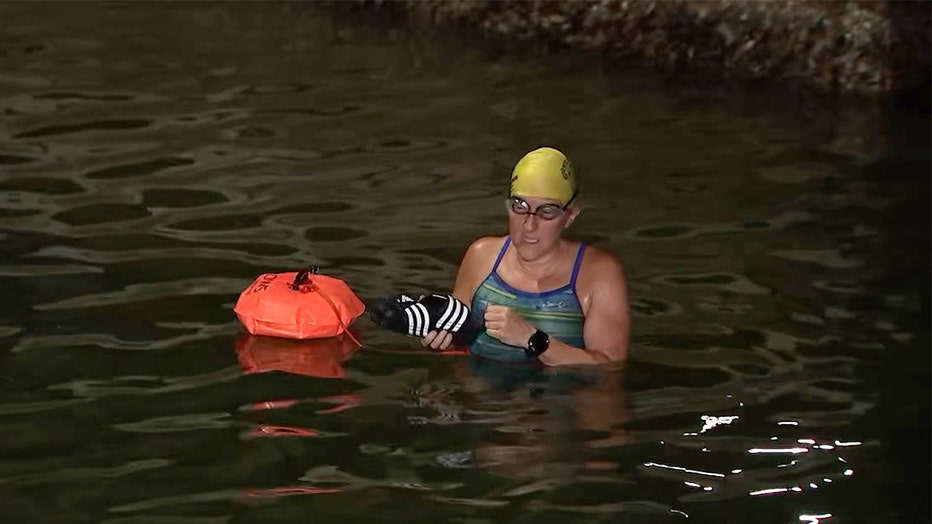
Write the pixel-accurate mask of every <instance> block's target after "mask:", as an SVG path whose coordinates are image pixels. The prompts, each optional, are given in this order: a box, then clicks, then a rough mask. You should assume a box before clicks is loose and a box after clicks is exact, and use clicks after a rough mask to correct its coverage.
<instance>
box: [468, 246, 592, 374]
mask: <svg viewBox="0 0 932 524" xmlns="http://www.w3.org/2000/svg"><path fill="white" fill-rule="evenodd" d="M510 243H511V238H510V237H508V238H506V239H505V242H504V244H503V245H502V249H501V251H499V253H498V258H496V259H495V264H494V265H493V266H492V271H491V272H489V276H487V277H486V278H485V280H483V281H482V283H481V284H479V287H478V288H477V289H476V292H475V293H473V296H472V311H473V315H475V317H476V318H479V319H481V318H483V316H485V309H486V306H487V305H488V304H496V305H500V306H507V307H510V308H512V309H514V310H515V312H517V313H518V314H520V315H521V316H522V317H523V318H524V319H525V320H527V321H528V322H530V323H531V324H533V325H534V326H535V327H537V329H540V330H541V331H543V332H545V333H547V334H548V335H550V337H552V338H556V339H559V340H561V341H563V342H565V343H567V344H569V345H570V346H573V347H577V348H583V347H585V341H584V340H583V321H584V319H585V317H584V315H583V310H582V306H581V305H580V303H579V299H578V298H577V297H576V275H577V274H578V273H579V264H580V262H581V261H582V257H583V252H584V251H585V247H586V246H585V244H580V245H579V251H578V252H577V253H576V261H575V262H574V264H573V275H572V277H570V282H569V284H566V285H565V286H563V287H560V288H557V289H553V290H550V291H544V292H542V293H532V292H528V291H521V290H519V289H515V288H513V287H512V286H510V285H508V283H506V282H505V281H504V280H503V279H502V278H501V277H500V276H499V275H498V264H499V263H500V262H501V261H502V257H503V256H504V255H505V251H507V250H508V245H509V244H510ZM469 352H470V354H473V355H476V356H479V357H483V358H487V359H490V360H499V361H505V362H522V363H528V362H533V361H534V360H536V359H528V358H527V357H526V356H525V355H524V349H523V348H520V347H516V346H509V345H507V344H504V343H502V342H500V341H498V340H497V339H495V338H492V337H491V336H489V335H488V334H487V333H486V332H485V330H482V331H480V332H479V336H478V337H477V338H476V339H475V340H474V341H473V343H472V344H471V345H470V346H469Z"/></svg>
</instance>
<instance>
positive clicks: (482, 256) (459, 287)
mask: <svg viewBox="0 0 932 524" xmlns="http://www.w3.org/2000/svg"><path fill="white" fill-rule="evenodd" d="M503 242H504V238H502V237H482V238H479V239H477V240H476V241H474V242H473V243H472V244H470V246H469V247H468V248H467V249H466V254H465V255H463V259H462V261H460V265H459V268H458V269H457V271H456V282H454V284H453V292H452V295H453V296H454V297H456V298H457V299H459V300H460V301H461V302H462V303H464V304H466V305H469V304H471V303H472V296H473V294H474V293H475V292H476V289H477V288H478V287H479V284H481V283H482V281H483V280H484V279H485V277H486V276H487V275H488V273H489V271H491V270H492V264H493V263H494V262H495V256H496V254H497V253H498V250H499V249H501V247H502V243H503ZM452 342H453V335H452V334H450V333H448V332H446V331H431V332H430V333H428V334H427V336H426V337H424V338H423V339H421V345H423V346H429V347H431V348H433V349H447V348H449V347H450V344H451V343H452Z"/></svg>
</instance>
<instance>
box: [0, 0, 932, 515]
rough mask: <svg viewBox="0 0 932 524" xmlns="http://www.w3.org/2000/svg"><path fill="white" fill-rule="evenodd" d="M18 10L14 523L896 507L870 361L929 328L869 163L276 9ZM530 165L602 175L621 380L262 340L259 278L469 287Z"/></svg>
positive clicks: (6, 108) (388, 347) (802, 139)
mask: <svg viewBox="0 0 932 524" xmlns="http://www.w3.org/2000/svg"><path fill="white" fill-rule="evenodd" d="M0 14H2V15H3V18H4V20H5V24H4V26H3V28H0V44H2V54H0V60H2V61H3V63H4V64H5V66H6V67H4V72H3V73H2V74H0V111H2V112H3V114H4V115H5V120H4V122H3V124H2V126H0V133H2V135H3V140H2V141H0V239H2V242H3V247H4V249H3V255H2V258H0V282H2V283H3V289H4V290H5V291H6V292H7V296H8V297H9V298H8V300H6V301H4V302H3V303H2V305H0V344H2V347H3V372H2V380H3V383H4V384H5V385H6V387H5V388H4V391H3V395H2V397H0V416H2V417H4V422H5V424H6V427H7V431H5V432H4V433H3V435H2V436H0V439H2V440H0V445H2V446H3V447H4V448H5V449H7V450H8V453H7V455H6V458H4V459H2V460H0V479H2V481H0V495H2V496H3V497H4V498H6V499H8V500H10V501H11V504H12V506H11V508H10V509H8V510H7V511H6V514H7V515H9V516H10V517H11V518H16V517H19V518H20V520H22V521H30V520H31V521H50V522H51V521H60V522H86V521H95V522H113V523H115V522H159V521H161V520H162V519H165V520H170V521H178V522H192V523H193V522H197V523H208V522H210V523H213V522H230V521H238V520H240V519H247V520H250V521H253V520H255V521H282V520H287V521H303V520H305V519H306V516H307V515H308V514H314V515H315V516H318V517H319V518H321V519H324V520H325V519H327V518H343V519H353V518H366V519H367V520H372V518H375V516H378V518H379V519H381V520H384V521H388V522H413V521H424V520H428V519H434V520H443V521H451V522H463V523H466V522H490V521H494V522H518V521H524V520H527V519H529V518H534V519H535V520H538V519H542V520H555V521H560V522H575V521H579V522H593V521H599V522H601V521H609V520H611V521H613V522H614V521H616V520H613V519H619V518H620V519H621V520H623V521H636V522H682V521H685V520H687V519H689V520H690V521H716V522H722V521H726V520H728V521H730V520H732V519H734V520H737V521H745V522H751V521H753V522H761V523H766V522H797V521H801V522H826V521H829V522H839V521H850V522H857V521H859V520H860V519H861V518H862V517H865V518H866V516H869V517H871V520H872V521H883V520H885V519H886V518H887V517H890V515H891V513H890V512H889V511H888V507H877V506H876V505H874V504H873V503H872V502H871V501H870V500H869V497H863V496H861V495H863V493H865V492H867V493H874V492H876V491H877V490H879V489H880V486H881V485H882V483H883V482H886V480H884V479H886V478H887V477H888V476H891V475H894V474H893V473H890V471H891V468H892V467H891V466H888V465H885V463H884V460H885V457H888V456H889V455H890V450H889V446H890V444H889V442H887V441H886V440H885V435H886V434H887V429H886V428H885V427H883V426H882V425H881V423H880V422H879V420H880V419H879V418H878V415H877V407H878V403H879V401H880V400H882V396H883V389H882V388H883V385H882V382H883V381H884V380H889V375H882V371H881V366H882V362H883V359H884V358H885V355H886V354H887V353H889V352H908V351H913V350H915V348H917V347H921V344H922V343H924V342H927V341H928V326H927V325H924V324H922V323H919V322H917V321H916V317H917V316H919V315H920V314H921V312H922V307H923V306H922V303H921V295H920V296H918V297H917V295H916V293H915V291H916V290H915V288H914V286H913V284H912V283H907V284H906V285H903V284H897V283H896V282H894V283H892V284H891V283H887V284H883V285H881V284H878V281H881V282H883V277H884V275H887V274H889V273H890V272H891V271H892V269H891V268H890V267H887V265H888V264H891V263H893V264H894V265H895V263H894V262H891V260H894V259H895V258H896V257H893V256H892V255H890V254H889V253H890V251H889V250H887V251H884V252H883V253H882V254H881V253H879V248H878V246H881V245H885V246H887V248H889V243H888V242H889V241H888V238H887V237H888V235H889V232H888V230H889V229H890V227H891V226H890V224H887V223H885V222H884V221H883V220H882V219H881V218H878V215H882V214H884V213H886V210H888V209H890V208H891V207H895V206H897V205H898V203H900V202H901V201H902V200H903V199H904V198H911V197H913V196H914V194H915V193H916V188H914V187H910V186H909V185H908V184H903V185H901V186H897V187H895V188H893V189H889V188H888V189H884V190H883V191H881V190H880V189H879V188H878V187H879V186H875V183H874V182H873V181H871V180H870V179H869V178H868V177H866V176H865V175H864V171H863V169H864V167H865V164H864V159H863V156H864V155H865V152H864V151H858V152H857V154H854V153H852V154H850V155H845V154H841V153H838V152H837V151H834V150H833V149H831V148H832V147H836V146H837V144H834V143H833V144H829V145H825V144H822V143H819V142H813V141H812V139H811V136H810V135H808V134H807V133H806V132H804V131H803V130H800V129H797V128H794V127H793V126H791V125H787V124H786V123H785V122H783V121H779V120H776V119H768V118H764V117H760V116H757V115H755V114H753V113H751V114H745V115H733V114H728V113H727V112H726V111H722V110H719V109H716V107H715V105H714V104H707V105H703V104H696V105H689V104H682V103H679V104H677V103H671V102H670V100H669V99H668V98H665V95H661V94H657V92H655V91H652V90H645V89H642V88H641V87H642V85H641V84H639V82H640V81H639V80H637V79H618V78H615V77H610V76H603V75H600V74H596V73H594V72H593V71H591V70H590V69H587V67H586V66H585V65H584V64H583V65H577V66H575V67H576V69H567V68H568V67H569V66H567V65H566V64H564V63H562V62H557V63H555V64H552V65H554V68H553V69H552V70H544V69H541V68H539V67H538V66H537V65H534V64H530V65H527V64H522V63H512V62H511V61H510V59H508V58H495V59H490V58H488V57H483V56H481V54H480V53H472V52H465V51H463V52H461V54H460V55H458V56H457V58H456V60H450V59H449V57H447V56H443V54H442V53H438V52H431V51H429V50H428V49H426V48H425V44H424V43H423V42H422V41H421V40H419V39H417V38H407V37H404V36H400V35H398V34H396V33H394V32H391V31H387V32H385V31H379V30H374V29H373V30H368V29H365V28H364V27H361V26H344V25H340V26H337V25H333V24H332V23H331V22H330V21H328V20H326V19H319V18H318V17H315V15H314V14H313V13H312V12H307V11H306V10H305V9H297V10H295V9H294V7H293V6H291V7H289V6H287V5H286V6H278V5H275V6H270V5H264V6H262V7H260V6H259V5H258V4H253V5H250V4H243V5H238V6H236V7H232V6H226V7H225V8H223V9H215V8H212V7H209V6H206V5H199V4H198V5H175V4H146V5H138V6H132V7H130V6H123V5H118V4H101V5H97V6H88V5H69V6H66V5H59V6H58V9H56V10H55V11H54V12H45V11H42V10H38V9H34V8H32V7H31V6H30V5H28V4H15V3H14V4H7V5H4V6H2V7H0ZM167 34H170V35H172V36H171V38H166V37H165V35H167ZM564 70H572V71H574V74H573V75H571V76H567V75H565V74H564V73H565V71H564ZM836 138H837V137H836ZM542 142H549V143H559V144H564V145H565V146H564V147H565V148H566V149H568V150H571V151H573V154H574V156H576V157H577V159H578V160H577V163H580V164H581V165H583V166H585V167H586V169H585V175H584V176H585V178H584V183H585V186H584V199H583V203H584V206H585V212H584V213H583V215H582V216H581V218H580V220H579V221H578V224H579V226H578V229H576V230H575V231H572V233H573V234H576V235H578V236H579V237H581V238H584V239H586V240H587V241H590V242H594V243H597V244H599V245H603V246H605V247H608V248H610V249H613V250H615V251H617V252H619V253H620V254H621V255H622V257H623V259H624V260H625V263H626V268H627V271H628V275H629V278H630V280H631V291H632V308H633V311H634V322H635V324H634V333H633V340H634V344H635V346H634V348H633V350H632V362H631V363H630V364H629V365H628V366H626V367H625V368H624V369H618V370H580V369H566V370H540V369H534V368H511V367H503V366H499V365H496V364H491V363H488V362H481V361H472V360H469V359H467V358H464V357H462V356H456V355H432V354H428V353H424V352H423V351H421V350H420V349H419V346H417V345H416V343H415V344H412V341H410V340H407V339H403V338H400V337H397V336H395V335H393V334H390V333H386V332H381V331H378V330H376V329H374V328H373V326H372V325H371V323H369V322H368V321H367V320H366V319H363V320H361V321H360V323H359V324H358V329H359V336H360V337H361V338H362V340H363V341H364V343H365V347H364V348H358V347H356V345H355V344H352V343H349V342H348V341H346V340H335V341H315V342H308V343H292V342H284V341H270V340H267V339H257V338H255V337H244V336H242V335H241V333H240V330H239V328H238V325H237V324H236V322H235V319H234V317H233V315H232V307H233V303H234V301H235V298H236V295H237V294H238V292H239V291H240V290H241V289H243V288H244V287H245V286H246V285H247V284H248V283H249V282H251V281H252V279H253V278H255V275H256V274H258V273H260V272H266V271H274V270H290V269H293V268H295V267H304V266H307V265H309V264H316V265H318V266H320V267H321V268H322V269H323V270H324V271H325V272H328V273H331V274H333V275H336V276H339V277H341V278H344V279H346V280H347V281H348V282H349V283H350V285H351V286H352V287H353V289H354V290H355V291H356V292H357V293H358V294H359V295H360V296H361V297H363V298H364V299H366V300H368V299H371V298H373V297H375V296H378V295H380V294H388V293H395V292H401V291H405V292H423V291H427V290H435V289H443V288H447V287H449V285H450V284H451V282H452V277H453V275H454V270H455V264H456V262H457V261H458V259H459V257H460V256H461V253H462V250H463V249H464V247H465V246H466V245H467V243H468V242H469V241H470V240H472V239H473V238H475V237H476V236H478V235H482V234H494V233H500V232H501V231H502V230H503V229H504V223H503V221H502V217H501V216H500V213H501V205H500V202H499V199H500V198H501V196H502V193H501V192H502V187H503V185H502V180H504V178H503V177H504V176H505V173H506V172H507V169H508V166H509V165H510V163H511V162H513V161H514V159H515V158H516V156H517V155H518V154H519V153H520V152H521V151H524V150H527V149H529V148H531V147H535V146H536V145H539V143H542ZM867 156H868V157H869V155H867ZM893 227H894V228H896V227H897V224H894V225H893ZM894 247H895V246H894ZM895 249H901V250H904V249H908V246H902V247H899V248H896V247H895ZM894 269H895V268H894ZM883 377H887V378H883ZM897 511H902V512H904V513H908V510H907V509H904V508H897ZM891 518H892V517H891Z"/></svg>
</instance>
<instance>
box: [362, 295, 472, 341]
mask: <svg viewBox="0 0 932 524" xmlns="http://www.w3.org/2000/svg"><path fill="white" fill-rule="evenodd" d="M370 315H371V317H372V320H373V322H375V323H376V324H378V325H379V326H381V327H383V328H385V329H388V330H391V331H394V332H396V333H401V334H403V335H408V336H412V337H425V336H427V333H429V332H431V331H447V332H449V333H452V334H453V342H454V343H455V344H458V345H459V344H468V343H470V342H472V339H473V338H475V336H476V334H477V333H478V330H477V329H476V326H474V325H473V323H472V315H471V314H470V311H469V307H468V306H467V305H466V304H464V303H463V302H462V301H460V300H459V299H457V298H456V297H454V296H452V295H441V294H437V293H434V294H432V295H423V296H421V297H419V298H417V299H415V298H412V297H410V296H408V295H398V296H396V297H383V298H379V299H377V300H376V303H375V307H373V308H372V311H371V313H370Z"/></svg>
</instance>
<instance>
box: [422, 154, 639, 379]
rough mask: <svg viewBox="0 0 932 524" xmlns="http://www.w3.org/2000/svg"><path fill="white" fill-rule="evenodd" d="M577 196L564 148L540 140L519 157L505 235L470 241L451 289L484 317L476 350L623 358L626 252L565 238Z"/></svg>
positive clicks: (432, 335)
mask: <svg viewBox="0 0 932 524" xmlns="http://www.w3.org/2000/svg"><path fill="white" fill-rule="evenodd" d="M576 196H577V176H576V173H575V171H574V169H573V165H572V163H571V162H570V161H569V159H567V157H566V156H565V155H564V154H563V153H561V152H560V151H558V150H556V149H553V148H549V147H542V148H539V149H536V150H534V151H531V152H530V153H528V154H526V155H525V156H524V157H523V158H521V160H520V161H518V163H517V164H516V165H515V167H514V170H513V172H512V176H511V186H510V190H509V196H508V201H507V209H508V235H507V236H504V237H491V236H487V237H482V238H479V239H477V240H476V241H474V242H473V243H472V245H470V246H469V248H468V249H467V251H466V254H465V256H464V257H463V260H462V262H461V264H460V267H459V270H458V272H457V276H456V283H455V285H454V288H453V296H455V297H456V298H458V299H459V300H461V301H462V302H463V303H465V304H470V305H471V310H472V312H473V316H474V318H478V319H481V320H483V321H484V329H483V330H481V331H480V333H479V335H478V337H476V339H475V340H474V341H473V342H472V343H471V344H470V345H469V351H470V353H471V354H473V355H476V356H479V357H483V358H487V359H491V360H499V361H507V362H531V361H533V360H535V359H539V360H540V362H542V363H543V364H546V365H549V366H555V365H564V364H586V363H600V362H616V361H623V360H626V359H627V356H628V344H629V333H630V313H629V308H628V291H627V283H626V278H625V274H624V270H623V269H622V265H621V262H620V260H619V259H618V257H617V256H616V255H614V254H613V253H610V252H607V251H604V250H601V249H598V248H595V247H592V246H587V245H585V244H584V243H581V242H576V241H572V240H568V239H565V238H563V231H564V230H566V229H567V228H568V227H570V225H572V223H573V221H575V220H576V217H578V216H579V212H580V209H579V207H578V206H577V205H576V204H575V199H576ZM452 340H453V337H452V335H451V334H450V333H448V332H446V331H431V332H429V333H428V334H427V336H425V337H424V338H423V339H422V344H424V345H425V346H429V347H431V348H434V349H446V348H448V347H449V346H450V345H451V343H452Z"/></svg>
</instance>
